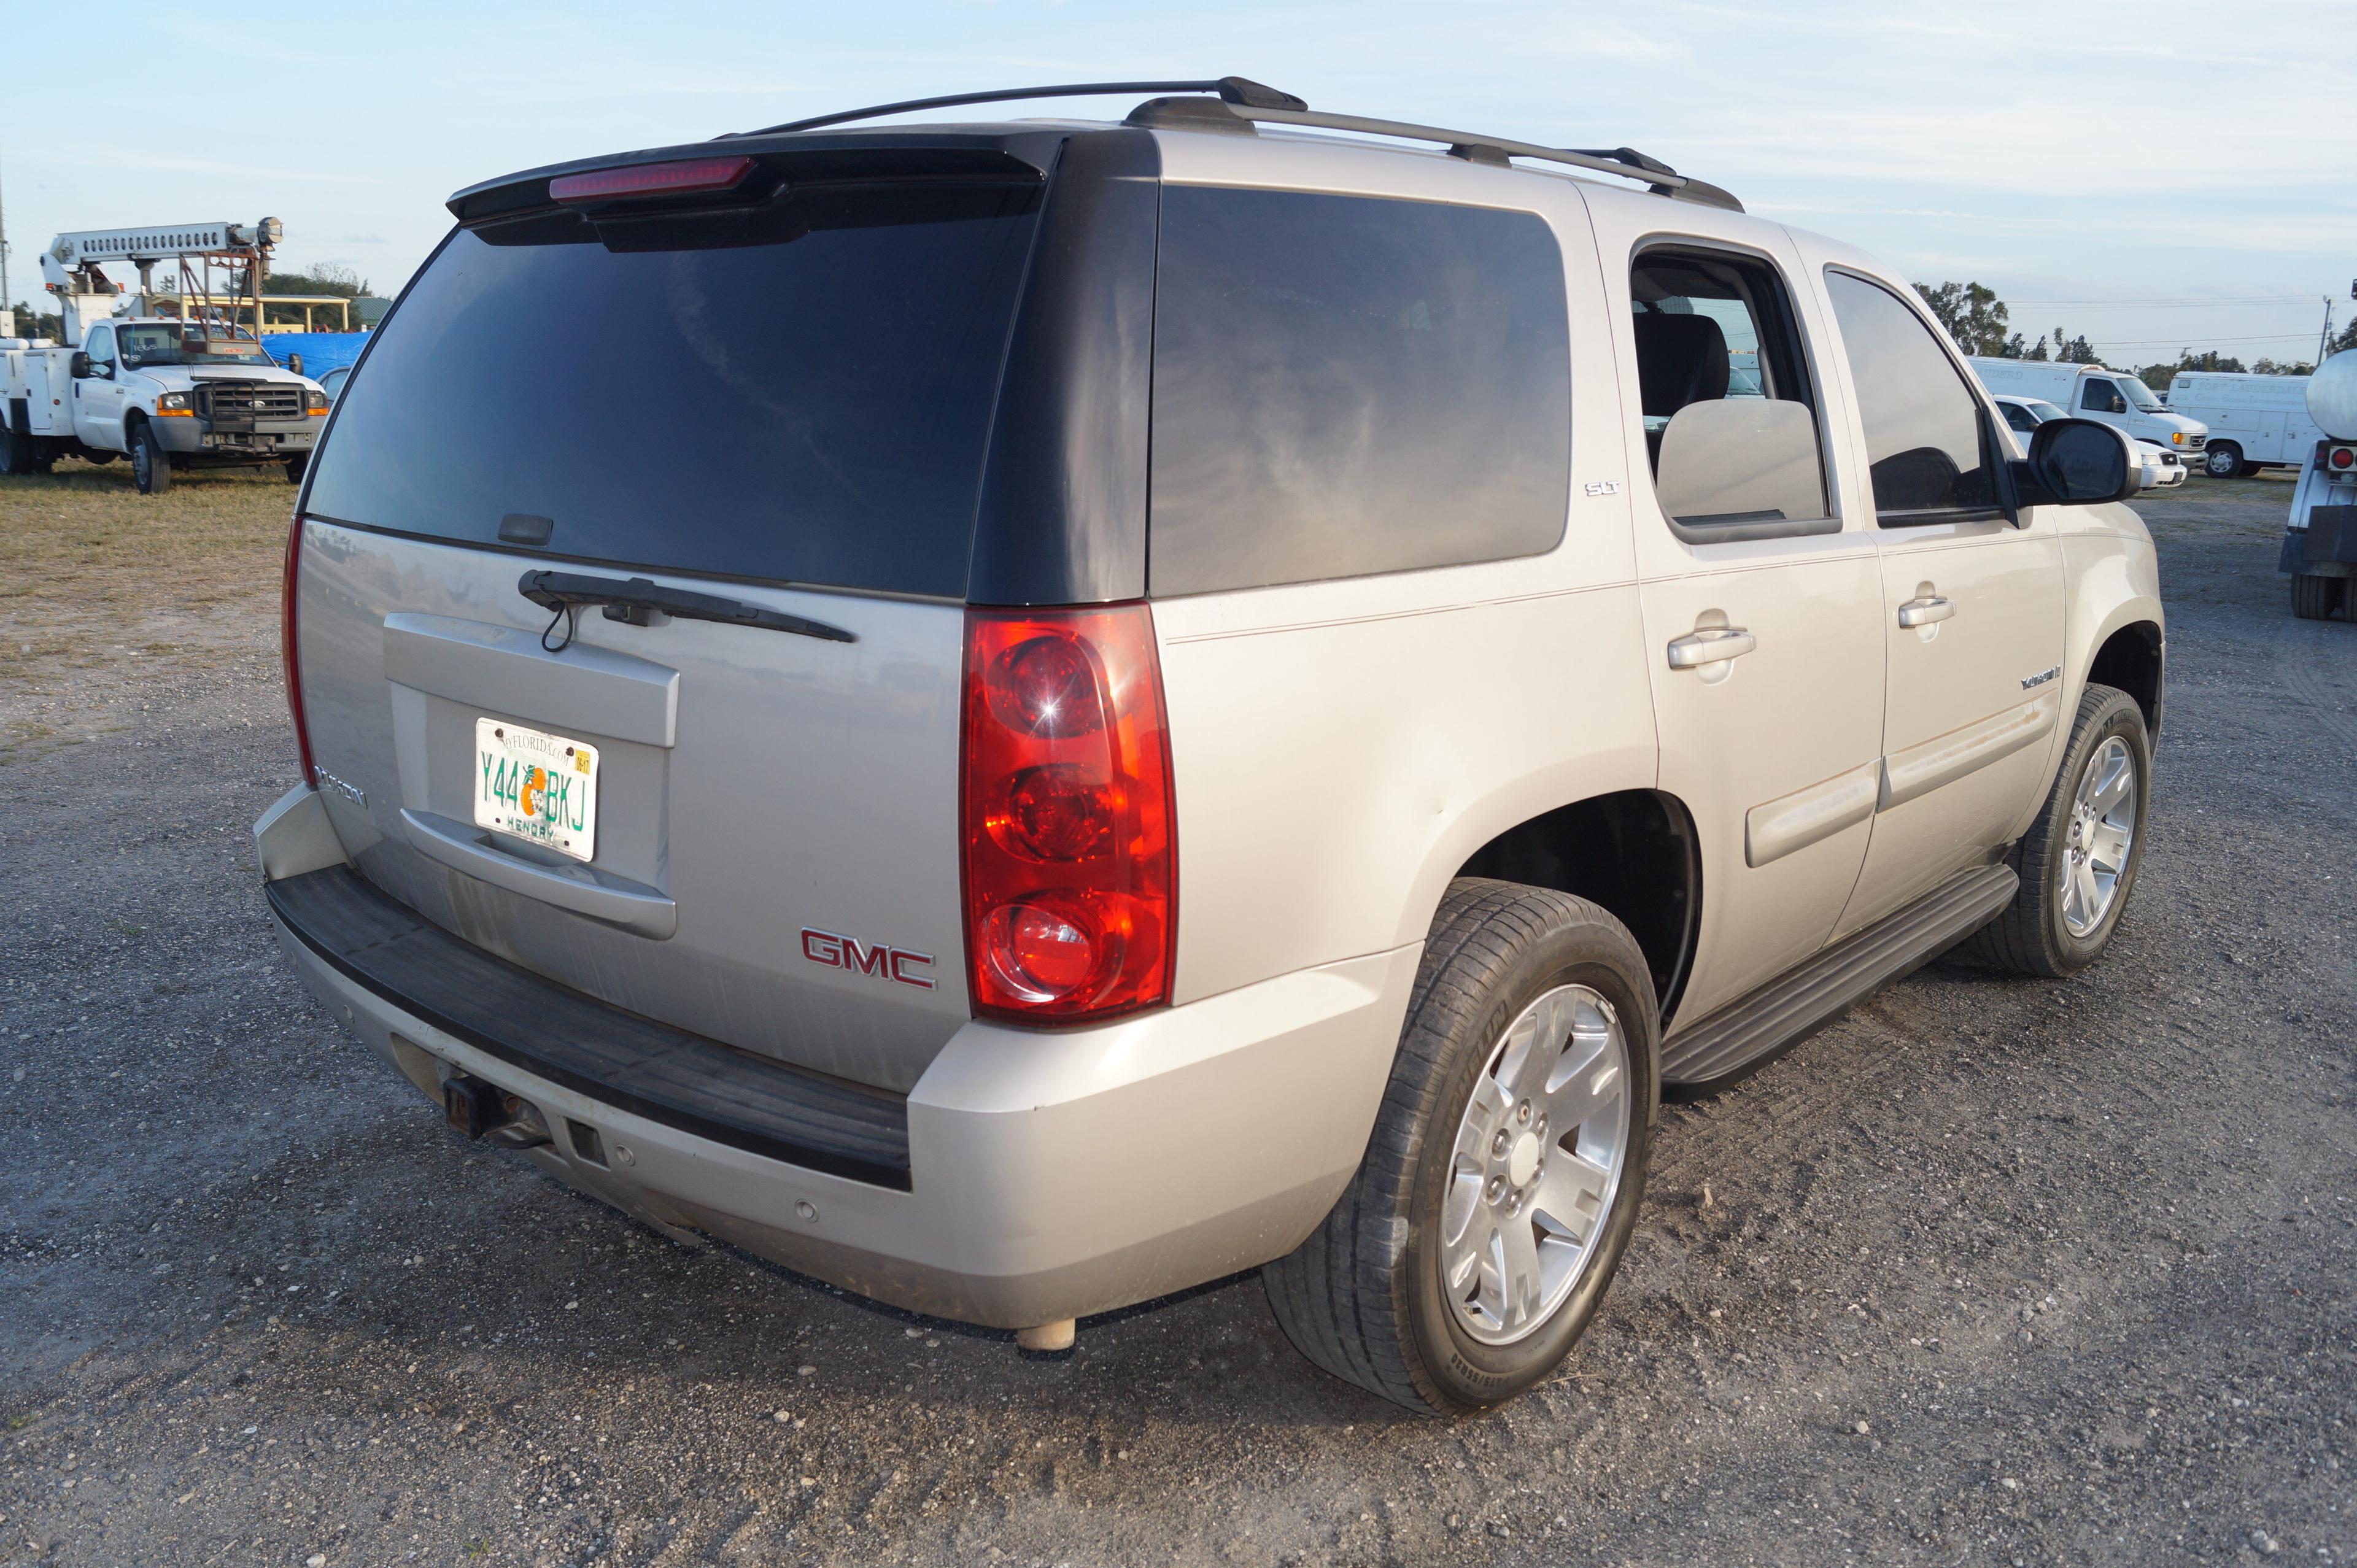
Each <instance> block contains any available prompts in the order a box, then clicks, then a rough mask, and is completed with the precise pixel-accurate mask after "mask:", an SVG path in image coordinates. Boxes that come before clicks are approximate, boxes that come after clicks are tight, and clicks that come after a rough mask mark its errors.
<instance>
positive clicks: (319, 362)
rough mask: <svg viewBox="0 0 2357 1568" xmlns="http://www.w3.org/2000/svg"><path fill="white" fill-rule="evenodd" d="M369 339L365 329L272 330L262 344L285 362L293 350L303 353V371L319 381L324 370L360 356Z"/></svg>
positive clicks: (265, 336)
mask: <svg viewBox="0 0 2357 1568" xmlns="http://www.w3.org/2000/svg"><path fill="white" fill-rule="evenodd" d="M368 340H369V335H368V334H367V333H365V332H271V333H266V334H264V337H263V339H262V346H263V348H264V349H267V350H268V351H269V354H270V357H271V358H272V359H274V360H277V361H278V362H279V363H280V364H282V365H284V364H285V363H286V357H287V356H288V355H289V354H300V355H302V356H303V373H304V374H305V375H307V376H308V377H310V378H311V379H312V380H313V381H317V380H318V379H319V377H320V375H321V374H322V373H323V372H325V371H332V370H334V369H335V368H336V367H337V366H338V365H349V364H350V363H351V362H352V361H353V360H357V359H359V358H360V357H361V349H365V348H367V347H368Z"/></svg>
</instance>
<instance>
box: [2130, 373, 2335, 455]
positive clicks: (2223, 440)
mask: <svg viewBox="0 0 2357 1568" xmlns="http://www.w3.org/2000/svg"><path fill="white" fill-rule="evenodd" d="M2308 381H2309V378H2308V377H2306V376H2252V375H2237V374H2234V373H2232V372H2230V371H2179V373H2178V376H2177V379H2176V380H2175V381H2170V382H2169V411H2170V412H2171V413H2182V414H2185V415H2187V416H2189V417H2190V418H2193V419H2198V420H2200V421H2201V422H2202V423H2203V424H2207V425H2208V426H2209V427H2210V432H2211V435H2210V444H2209V445H2208V446H2206V447H2204V448H2203V449H2202V454H2201V466H2202V469H2203V471H2204V472H2206V473H2207V474H2209V475H2210V477H2211V478H2214V479H2230V478H2233V477H2234V476H2235V475H2237V474H2255V473H2256V472H2258V470H2259V469H2260V468H2262V467H2266V466H2268V465H2271V464H2273V465H2280V466H2282V467H2291V468H2297V467H2299V466H2300V465H2301V464H2302V463H2305V462H2306V461H2308V455H2309V453H2310V452H2313V451H2314V450H2316V444H2317V443H2318V442H2319V441H2321V440H2323V439H2324V432H2323V430H2322V429H2321V428H2319V426H2318V424H2317V423H2316V421H2315V420H2313V419H2311V418H2309V413H2308Z"/></svg>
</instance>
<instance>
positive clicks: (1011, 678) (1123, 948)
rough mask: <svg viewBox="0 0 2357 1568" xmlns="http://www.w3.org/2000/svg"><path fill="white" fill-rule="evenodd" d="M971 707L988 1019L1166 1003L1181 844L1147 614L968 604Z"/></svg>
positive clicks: (972, 958) (970, 812) (979, 960)
mask: <svg viewBox="0 0 2357 1568" xmlns="http://www.w3.org/2000/svg"><path fill="white" fill-rule="evenodd" d="M964 700H965V719H964V725H963V736H962V745H963V763H964V770H963V786H962V789H963V801H962V803H961V829H962V832H963V836H964V841H965V909H966V971H967V981H968V984H969V985H970V987H971V989H972V991H973V995H974V1011H975V1012H976V1013H979V1014H985V1015H997V1016H1000V1017H1008V1018H1017V1019H1021V1020H1025V1021H1028V1022H1035V1023H1038V1022H1052V1023H1071V1022H1075V1021H1078V1020H1081V1019H1093V1018H1100V1017H1104V1016H1107V1015H1112V1014H1115V1013H1125V1012H1131V1011H1135V1009H1138V1008H1141V1007H1153V1006H1158V1005H1160V1004H1162V1003H1163V1002H1165V1001H1167V1000H1168V997H1169V994H1170V962H1171V946H1172V942H1173V940H1174V939H1175V938H1176V935H1177V931H1178V913H1179V885H1178V884H1179V878H1178V846H1177V842H1176V841H1177V832H1176V824H1175V822H1174V821H1173V817H1172V811H1171V801H1170V752H1169V742H1168V734H1167V732H1166V729H1165V726H1164V721H1163V714H1162V676H1161V670H1160V667H1159V664H1158V661H1157V659H1156V656H1155V651H1154V621H1153V618H1152V616H1151V615H1150V614H1149V613H1148V612H1147V609H1146V606H1144V605H1142V604H1133V605H1117V606H1113V607H1106V608H1103V609H1085V610H969V611H967V612H966V622H965V699H964Z"/></svg>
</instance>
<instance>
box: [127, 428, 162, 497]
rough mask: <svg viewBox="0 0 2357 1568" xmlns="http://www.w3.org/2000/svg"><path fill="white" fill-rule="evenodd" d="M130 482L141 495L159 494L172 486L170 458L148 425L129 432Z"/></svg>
mask: <svg viewBox="0 0 2357 1568" xmlns="http://www.w3.org/2000/svg"><path fill="white" fill-rule="evenodd" d="M131 483H132V486H133V488H135V489H137V490H138V492H139V493H140V494H141V495H143V496H160V495H162V494H163V493H164V492H165V491H166V490H168V489H171V488H172V459H171V458H170V457H168V456H166V455H165V452H164V444H163V443H162V442H160V441H158V440H156V432H155V430H154V429H153V428H152V427H151V426H148V425H145V424H143V425H140V426H139V427H138V428H137V429H136V430H134V431H133V432H132V433H131Z"/></svg>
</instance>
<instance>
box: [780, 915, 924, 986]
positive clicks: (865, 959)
mask: <svg viewBox="0 0 2357 1568" xmlns="http://www.w3.org/2000/svg"><path fill="white" fill-rule="evenodd" d="M802 957H804V958H806V959H808V960H810V961H811V962H813V963H815V964H820V965H823V966H824V967H825V968H828V969H848V970H853V971H856V972H858V973H860V974H872V975H874V976H876V977H877V979H879V980H897V981H899V983H901V984H903V985H913V986H915V987H916V988H917V989H918V990H920V991H931V990H932V989H933V983H932V981H931V979H930V978H929V977H927V976H925V975H921V974H911V973H910V972H909V971H910V970H913V969H920V968H921V969H931V967H932V966H933V955H932V954H931V953H921V952H910V951H909V950H908V949H906V948H895V947H886V946H885V945H883V944H882V943H880V942H879V943H877V945H875V946H874V947H864V946H862V945H861V944H860V941H859V939H858V938H856V937H846V936H840V935H838V934H836V933H835V932H834V931H814V930H813V929H811V928H810V927H808V926H804V927H803V928H802Z"/></svg>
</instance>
